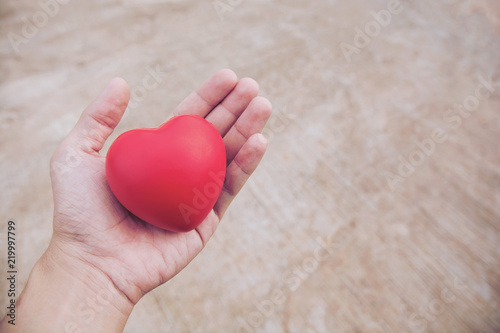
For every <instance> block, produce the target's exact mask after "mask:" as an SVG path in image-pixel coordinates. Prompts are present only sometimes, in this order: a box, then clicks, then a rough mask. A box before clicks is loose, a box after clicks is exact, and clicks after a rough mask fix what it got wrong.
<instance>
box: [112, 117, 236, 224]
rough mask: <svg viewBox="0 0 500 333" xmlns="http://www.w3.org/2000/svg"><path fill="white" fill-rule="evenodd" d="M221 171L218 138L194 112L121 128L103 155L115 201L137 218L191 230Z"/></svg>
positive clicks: (216, 190)
mask: <svg viewBox="0 0 500 333" xmlns="http://www.w3.org/2000/svg"><path fill="white" fill-rule="evenodd" d="M225 175H226V150H225V148H224V141H223V140H222V137H221V135H220V134H219V132H218V131H217V129H216V128H215V127H214V126H213V125H212V124H210V123H209V122H208V121H206V120H205V119H203V118H201V117H199V116H195V115H183V116H178V117H174V118H172V119H170V120H169V121H168V122H166V123H165V124H163V125H162V126H160V127H159V128H157V129H135V130H131V131H128V132H125V133H123V134H122V135H120V136H119V137H118V138H117V139H116V140H115V141H114V142H113V144H112V145H111V147H110V148H109V150H108V154H107V156H106V177H107V179H108V183H109V186H110V188H111V191H113V194H114V195H115V196H116V198H117V199H118V201H120V203H121V204H122V205H123V206H124V207H125V208H127V209H128V210H129V211H130V212H131V213H133V214H134V215H135V216H137V217H139V218H141V219H142V220H144V221H146V222H148V223H150V224H152V225H155V226H157V227H159V228H162V229H165V230H170V231H175V232H179V231H189V230H192V229H194V228H196V227H197V226H198V225H199V224H200V223H201V222H202V221H203V220H204V219H205V217H206V216H207V215H208V213H210V211H211V210H212V208H213V206H214V204H215V202H216V201H217V198H218V197H219V195H220V193H221V190H222V185H223V184H224V177H225Z"/></svg>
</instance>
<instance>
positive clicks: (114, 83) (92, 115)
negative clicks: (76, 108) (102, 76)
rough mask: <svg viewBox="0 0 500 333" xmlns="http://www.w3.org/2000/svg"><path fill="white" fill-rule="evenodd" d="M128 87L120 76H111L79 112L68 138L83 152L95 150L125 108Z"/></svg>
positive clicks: (95, 151)
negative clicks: (81, 111)
mask: <svg viewBox="0 0 500 333" xmlns="http://www.w3.org/2000/svg"><path fill="white" fill-rule="evenodd" d="M129 99H130V89H129V86H128V84H127V82H126V81H125V80H124V79H122V78H114V79H112V80H111V81H110V82H109V83H108V85H107V86H106V88H104V90H103V92H102V93H101V94H100V95H99V97H97V98H96V99H95V100H94V101H93V102H92V103H91V104H90V105H89V106H88V107H87V108H86V109H85V110H84V111H83V113H82V115H81V116H80V119H79V120H78V122H77V123H76V125H75V127H74V128H73V130H72V131H71V133H70V134H69V136H68V138H67V140H68V141H70V142H71V143H69V142H68V143H69V144H70V145H71V146H73V147H75V148H76V147H78V148H77V149H80V150H83V151H84V152H85V153H98V152H99V151H100V150H101V149H102V147H103V146H104V143H105V142H106V139H107V138H108V137H109V136H110V135H111V133H112V132H113V130H114V129H115V127H116V125H118V123H119V122H120V119H121V118H122V116H123V113H124V112H125V109H126V108H127V104H128V102H129Z"/></svg>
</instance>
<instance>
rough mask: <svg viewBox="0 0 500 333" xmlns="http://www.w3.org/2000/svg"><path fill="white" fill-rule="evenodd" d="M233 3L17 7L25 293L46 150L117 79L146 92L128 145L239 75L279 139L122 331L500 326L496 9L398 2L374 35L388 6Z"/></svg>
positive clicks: (42, 202)
mask: <svg viewBox="0 0 500 333" xmlns="http://www.w3.org/2000/svg"><path fill="white" fill-rule="evenodd" d="M222 2H223V3H226V4H227V3H228V2H227V1H225V0H222ZM230 3H232V4H234V6H232V5H228V6H229V7H225V8H226V9H228V11H227V12H225V13H223V14H221V15H218V13H217V11H216V9H215V8H214V6H213V3H212V1H194V0H192V1H168V0H163V1H162V0H157V1H145V2H141V1H139V0H123V1H111V0H109V1H100V2H97V1H96V2H95V3H94V2H87V1H78V2H77V1H71V2H68V3H67V4H64V5H63V4H61V5H60V6H59V8H57V9H54V13H53V15H51V16H52V17H49V16H47V15H46V20H45V21H46V22H45V21H44V20H43V14H40V12H43V11H44V9H43V8H42V7H40V5H39V3H38V2H36V1H27V0H22V1H21V0H2V2H1V4H0V32H1V33H0V36H1V37H0V38H1V40H0V66H1V84H0V108H1V109H0V127H1V132H0V163H1V170H2V175H1V178H0V181H1V183H0V189H1V191H0V209H1V210H0V212H1V225H2V230H1V232H2V239H1V240H0V245H1V247H2V251H1V253H5V251H4V248H5V247H6V246H5V234H4V231H5V224H6V222H7V221H8V219H9V218H10V219H14V220H15V221H16V223H17V225H18V244H19V245H18V258H19V275H18V278H19V281H18V282H19V284H18V288H20V289H21V288H22V287H23V286H24V283H25V282H26V279H27V276H28V274H29V271H30V269H31V267H32V266H33V264H34V263H35V261H36V260H37V258H38V257H39V256H40V254H41V253H42V252H43V251H44V249H45V248H46V246H47V244H48V241H49V239H50V235H51V223H52V222H51V214H52V197H51V188H50V179H49V169H48V164H49V158H50V155H51V154H52V152H53V151H54V149H55V147H56V146H57V145H58V143H59V142H61V140H62V139H63V138H64V136H65V135H66V134H67V133H68V132H69V130H70V129H71V128H72V126H73V124H74V123H75V121H76V120H77V118H78V116H79V114H80V112H81V111H82V110H83V108H84V107H85V106H86V105H87V104H88V103H89V102H90V101H91V100H92V99H93V98H94V97H95V96H96V95H97V94H98V93H99V91H100V90H101V89H102V88H103V87H104V86H105V84H106V83H107V81H108V80H109V79H111V78H112V77H114V76H121V77H123V78H125V79H126V80H127V81H128V82H129V84H130V85H131V87H132V104H131V107H129V109H128V110H127V113H126V115H125V117H124V119H123V121H122V122H121V123H120V125H119V127H118V128H117V130H116V131H115V133H114V134H113V137H112V139H114V138H116V136H117V135H118V134H120V133H122V132H123V131H126V130H128V129H132V128H137V127H156V126H157V125H159V124H160V123H161V122H163V120H164V119H165V118H166V117H167V116H168V114H169V113H170V112H171V110H172V109H173V107H174V106H175V105H176V104H177V103H178V102H179V101H181V100H182V98H184V97H185V96H186V95H187V94H188V93H189V92H190V91H191V90H192V89H193V88H195V87H196V86H197V85H198V84H200V83H201V82H202V81H203V80H204V79H205V78H206V77H208V76H209V75H211V74H212V73H213V72H215V71H216V70H218V69H220V68H224V67H229V68H232V69H234V70H235V71H236V72H237V74H238V75H239V76H240V77H244V76H251V77H253V78H255V79H256V80H257V81H258V82H259V83H260V86H261V94H262V95H264V96H266V97H268V98H269V99H270V100H271V101H272V102H273V105H274V116H273V118H272V119H271V122H270V123H269V124H268V127H267V128H266V130H265V135H266V136H267V137H268V139H269V141H270V144H269V150H268V152H267V154H266V156H265V158H264V160H263V163H262V165H261V166H260V167H259V169H258V170H257V172H256V174H255V175H254V176H252V178H251V180H250V182H249V183H248V186H246V188H245V189H244V190H243V191H242V193H241V195H240V196H239V197H238V199H237V200H236V201H235V202H234V204H233V206H232V207H231V209H230V210H229V211H228V213H227V215H226V217H225V219H224V221H223V223H222V224H221V226H220V228H219V229H218V231H217V233H216V235H215V236H214V238H213V239H212V240H211V241H210V242H209V244H208V246H207V248H206V249H205V250H204V251H203V253H202V254H201V255H200V256H199V257H198V258H196V259H195V260H194V261H193V262H192V264H190V265H189V266H188V268H187V269H186V270H184V271H183V272H182V273H181V274H179V275H178V276H177V277H176V278H174V279H173V280H171V281H169V282H168V283H166V284H165V285H163V286H161V287H160V288H158V289H156V290H155V291H153V292H152V293H150V294H148V295H147V296H145V297H144V298H143V299H142V300H141V301H140V303H139V304H138V305H137V306H136V308H135V310H134V312H133V314H132V316H131V318H130V319H129V322H128V323H127V327H126V329H125V332H273V333H274V332H276V333H280V332H498V331H500V304H499V302H500V145H499V139H500V84H498V83H499V82H500V67H499V65H500V57H499V55H500V35H499V34H500V8H499V5H498V2H497V1H494V0H484V1H479V0H477V1H465V0H447V1H417V2H411V1H402V2H401V4H402V10H401V12H399V13H398V14H392V15H391V19H390V22H389V23H388V24H386V26H380V25H378V27H379V31H378V30H377V29H376V28H377V26H376V24H375V25H374V24H373V23H370V22H374V16H373V15H372V14H371V13H372V12H373V11H375V12H379V11H380V10H386V9H387V8H388V1H382V0H380V1H379V0H377V1H368V0H350V1H298V0H293V1H264V0H259V1H241V2H238V1H232V2H230ZM229 9H230V10H229ZM34 16H35V17H37V18H38V19H39V20H40V21H39V25H40V28H38V29H37V30H36V31H35V32H33V31H31V32H30V31H28V30H26V29H27V28H23V27H24V25H25V24H26V23H25V22H26V20H28V21H30V20H33V17H34ZM221 17H222V19H221ZM41 23H44V24H41ZM384 23H385V22H384ZM367 24H368V28H370V27H371V28H372V29H375V30H372V32H371V33H372V35H373V37H372V38H370V42H369V43H367V41H366V40H365V43H366V44H368V45H366V46H365V45H362V41H361V40H358V41H357V42H358V46H363V47H360V48H358V49H357V53H354V54H352V56H351V57H350V62H349V61H347V58H346V57H345V56H344V54H343V52H342V48H341V45H344V46H345V44H342V43H348V44H351V45H353V43H354V38H355V36H356V34H357V30H356V29H357V27H358V28H359V29H363V30H364V29H365V26H366V25H367ZM23 29H24V30H26V31H24V33H25V34H24V35H23ZM26 32H30V33H29V36H28V37H26ZM9 33H15V34H17V35H18V36H20V37H22V36H25V37H26V38H25V37H22V38H25V39H22V43H20V44H19V43H17V42H12V41H10V40H9V39H12V38H11V37H12V36H13V35H12V34H10V35H9ZM9 36H10V37H9ZM17 41H18V42H19V40H17ZM360 43H361V44H360ZM15 49H16V51H15ZM155 71H156V72H155ZM151 72H155V73H156V75H157V76H158V80H157V81H158V86H157V87H156V88H153V89H149V90H146V89H144V87H143V83H142V82H143V80H144V78H145V77H147V76H148V75H152V74H151ZM490 79H491V80H492V81H494V82H497V83H493V84H492V85H491V86H489V84H484V83H483V82H484V80H486V81H488V80H490ZM487 86H489V88H490V89H489V90H488V89H487V88H485V87H487ZM481 87H483V88H481ZM478 88H479V90H478ZM477 92H478V93H479V96H480V97H481V99H479V98H476V99H475V97H474V96H475V94H476V93H477ZM464 104H465V106H462V111H460V106H457V105H464ZM465 107H467V109H465ZM464 110H465V111H464ZM110 142H111V140H110ZM107 147H109V143H108V144H107V146H106V149H107ZM0 264H1V267H2V271H3V270H4V269H3V267H5V256H4V254H2V256H1V258H0ZM1 281H2V285H1V286H2V288H1V290H2V291H1V292H0V304H2V306H1V307H0V314H4V313H5V306H4V305H5V304H6V300H7V299H6V292H5V289H6V288H5V286H4V284H5V280H4V279H3V278H2V280H1Z"/></svg>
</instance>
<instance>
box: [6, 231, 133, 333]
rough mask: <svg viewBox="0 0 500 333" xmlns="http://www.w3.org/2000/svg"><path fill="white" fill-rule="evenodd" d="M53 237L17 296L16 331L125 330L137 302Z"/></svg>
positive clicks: (14, 328) (14, 330) (12, 329)
mask: <svg viewBox="0 0 500 333" xmlns="http://www.w3.org/2000/svg"><path fill="white" fill-rule="evenodd" d="M67 250H68V249H62V248H60V247H59V244H57V241H54V239H53V240H52V241H51V244H50V246H49V248H48V249H47V251H46V252H45V253H44V254H43V255H42V257H41V258H40V259H39V260H38V262H37V263H36V264H35V266H34V268H33V270H32V271H31V274H30V276H29V279H28V282H27V284H26V287H25V288H24V290H23V292H22V294H21V296H20V297H19V299H18V300H17V303H16V308H17V316H16V325H15V326H12V325H8V326H10V327H5V325H6V323H5V320H4V322H3V323H2V324H3V326H0V327H2V329H3V328H10V329H11V331H12V332H24V331H29V332H81V333H84V332H122V331H123V328H124V326H125V323H126V321H127V319H128V316H129V315H130V313H131V312H132V309H133V304H132V303H131V302H130V300H129V299H128V298H127V297H126V296H125V295H123V293H121V292H120V291H118V290H117V288H116V287H115V286H114V284H113V282H112V281H111V279H109V278H108V277H107V276H106V275H105V274H103V273H102V272H100V271H99V270H97V269H95V268H93V267H92V266H90V265H88V264H86V263H84V262H82V261H79V260H75V258H74V257H73V256H71V255H68V254H67V252H65V251H67Z"/></svg>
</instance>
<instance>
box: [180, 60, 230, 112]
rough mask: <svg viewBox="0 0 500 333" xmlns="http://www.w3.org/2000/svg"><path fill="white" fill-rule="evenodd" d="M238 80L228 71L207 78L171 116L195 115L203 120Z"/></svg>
mask: <svg viewBox="0 0 500 333" xmlns="http://www.w3.org/2000/svg"><path fill="white" fill-rule="evenodd" d="M237 80H238V78H237V77H236V74H235V73H234V72H233V71H232V70H230V69H222V70H220V71H218V72H216V73H215V74H214V75H212V76H211V77H210V78H208V79H207V80H206V81H205V82H203V83H202V85H201V86H200V87H199V88H198V89H196V90H195V91H193V92H192V93H191V94H190V95H189V96H188V97H186V98H185V99H184V100H183V101H182V102H181V103H180V104H179V105H178V106H177V107H176V108H175V110H174V112H172V116H180V115H183V114H195V115H198V116H200V117H203V118H205V117H206V116H207V115H208V114H209V113H210V111H212V109H213V108H214V107H215V106H217V105H218V104H219V103H220V102H222V100H224V98H225V97H226V96H227V95H228V94H229V93H230V92H231V90H233V88H234V87H235V86H236V83H237Z"/></svg>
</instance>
